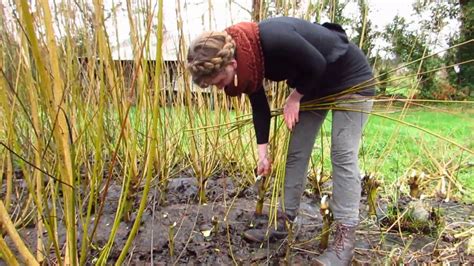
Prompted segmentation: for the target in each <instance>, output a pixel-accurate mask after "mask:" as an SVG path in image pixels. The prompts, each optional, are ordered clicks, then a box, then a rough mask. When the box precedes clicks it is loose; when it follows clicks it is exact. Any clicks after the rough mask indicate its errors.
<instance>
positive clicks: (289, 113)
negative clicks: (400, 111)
mask: <svg viewBox="0 0 474 266" xmlns="http://www.w3.org/2000/svg"><path fill="white" fill-rule="evenodd" d="M187 61H188V64H187V67H188V70H189V71H190V73H191V74H192V77H193V81H194V83H196V84H198V85H199V86H201V87H207V86H209V85H214V86H216V87H217V88H219V89H223V90H224V91H225V93H226V94H228V95H230V96H237V95H240V94H241V93H245V94H247V95H248V97H249V99H250V103H251V105H252V113H253V122H254V127H255V131H256V137H257V146H258V159H259V160H258V166H257V174H258V175H268V174H269V173H270V171H271V160H270V158H269V156H268V149H267V146H268V136H269V128H270V108H269V105H268V102H267V98H266V95H265V91H264V89H263V86H262V80H263V78H266V79H268V80H272V81H283V80H286V82H287V84H288V86H289V87H291V88H294V90H292V92H291V93H290V95H289V96H288V98H287V99H286V103H285V106H284V113H283V114H284V119H285V123H286V125H287V127H288V128H289V129H290V130H291V137H290V144H289V148H288V155H287V163H286V176H285V190H284V193H285V195H284V202H283V209H284V213H285V219H286V221H290V222H292V221H294V220H295V218H296V216H297V214H298V208H299V205H300V199H301V196H302V193H303V191H304V186H305V180H306V173H307V168H308V162H309V159H310V156H311V152H312V149H313V145H314V141H315V138H316V136H317V132H318V130H319V129H320V127H321V125H322V123H323V121H324V119H325V117H326V115H327V110H319V111H301V112H300V103H301V102H305V101H309V100H314V99H321V98H323V97H325V96H329V95H334V94H337V93H340V92H343V91H345V90H347V89H349V88H351V87H354V86H356V85H360V84H362V83H365V84H368V83H370V81H371V80H372V78H373V75H372V70H371V68H370V66H369V64H368V62H367V59H366V57H365V55H364V54H363V53H362V52H361V50H360V49H359V48H358V47H357V46H356V45H354V44H352V43H350V42H349V41H348V39H347V36H346V34H345V32H344V30H343V29H342V28H341V27H340V26H339V25H337V24H329V23H326V24H323V25H319V24H315V23H310V22H307V21H304V20H300V19H297V18H290V17H278V18H271V19H267V20H264V21H261V22H260V23H258V24H257V23H251V22H243V23H238V24H236V25H233V26H231V27H229V28H227V29H225V31H222V32H206V33H203V34H201V35H200V36H199V37H197V38H196V39H195V40H194V41H193V42H192V43H191V45H190V47H189V51H188V57H187ZM374 92H375V91H374V88H373V86H372V85H366V86H365V87H364V88H362V89H360V90H358V91H357V92H356V93H352V94H345V95H344V96H342V97H340V98H339V99H338V101H336V102H335V106H336V107H337V108H335V110H333V112H332V136H331V138H332V139H331V143H332V145H331V161H332V167H333V168H332V169H333V174H332V177H333V198H332V200H331V204H330V207H331V210H332V212H333V216H334V219H335V221H336V232H335V240H334V243H332V244H331V246H330V248H328V250H327V251H326V252H325V253H324V254H322V255H321V256H320V257H318V258H317V261H318V262H319V263H320V264H321V265H326V264H335V265H340V264H349V263H350V261H351V259H352V256H353V251H354V241H355V228H356V226H357V225H358V222H359V201H360V189H361V186H360V178H359V173H360V172H359V168H358V150H359V140H360V138H361V132H362V128H363V126H364V124H365V122H366V120H367V113H368V112H370V110H371V108H372V102H371V101H370V100H367V98H368V97H369V96H373V95H374ZM339 95H340V94H339ZM342 98H344V99H351V101H350V102H347V101H346V103H344V102H341V100H342ZM353 99H357V100H356V101H354V100H353ZM361 111H362V112H361ZM285 219H283V221H285ZM285 223H286V222H282V223H280V224H285ZM283 236H286V229H285V226H280V227H279V229H278V230H274V231H271V233H270V236H269V237H270V238H279V237H283ZM245 237H246V238H247V239H250V240H254V241H264V240H265V233H264V230H263V229H260V230H259V229H254V230H249V231H247V232H246V233H245Z"/></svg>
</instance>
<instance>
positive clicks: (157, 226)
mask: <svg viewBox="0 0 474 266" xmlns="http://www.w3.org/2000/svg"><path fill="white" fill-rule="evenodd" d="M17 182H18V185H19V186H20V187H21V186H22V185H21V182H22V180H21V179H20V180H17ZM23 186H24V185H23ZM120 191H121V187H120V184H118V183H112V184H111V185H110V187H109V189H108V196H107V200H106V202H105V205H104V206H105V207H104V211H103V214H102V216H101V219H100V222H99V226H98V230H97V233H96V235H95V238H94V239H93V243H94V246H95V247H102V246H103V245H104V244H105V243H106V242H107V241H108V238H109V236H110V232H111V228H112V223H113V220H114V218H115V217H114V216H115V213H116V208H117V203H118V200H119V195H120ZM197 192H198V189H197V185H196V181H195V179H194V178H192V177H187V176H184V175H183V176H181V177H179V178H174V179H172V180H171V181H170V182H169V185H168V192H167V197H166V198H167V202H165V203H159V200H158V199H159V196H160V192H159V191H158V190H156V189H152V190H151V191H150V194H149V199H148V205H147V209H146V211H145V214H144V216H143V218H142V225H141V227H140V230H139V232H138V234H137V236H136V238H135V240H134V242H133V245H132V247H131V248H130V250H129V257H128V258H127V263H129V264H131V265H170V264H177V265H231V264H235V263H236V264H239V265H262V264H271V265H280V264H286V263H287V262H289V264H291V265H311V262H312V261H313V259H314V258H315V257H316V256H317V255H318V254H319V253H320V251H319V250H318V244H319V233H320V231H321V226H322V219H321V216H320V214H319V206H318V205H319V200H318V199H316V198H314V197H313V196H311V195H306V194H305V195H304V196H303V200H302V203H301V215H300V217H299V221H300V223H301V229H300V233H299V235H298V236H297V238H296V240H294V241H291V242H292V243H291V245H289V244H288V243H289V242H290V241H288V240H282V241H279V242H277V243H265V244H263V245H260V244H255V243H249V242H247V241H246V240H244V239H243V236H242V234H243V232H244V231H245V230H247V229H249V228H250V226H251V224H258V223H259V222H260V223H262V219H258V218H256V217H255V215H254V210H255V202H256V191H255V188H253V187H249V188H246V189H240V188H238V187H236V186H234V184H233V182H232V180H231V178H227V177H226V176H225V175H224V174H221V175H216V176H214V177H213V178H211V179H210V180H209V182H208V184H207V195H208V200H209V201H208V204H206V205H199V204H198V203H197ZM0 196H2V197H4V190H2V193H1V195H0ZM23 197H24V196H23ZM384 202H385V200H380V201H379V203H380V205H381V206H383V205H384ZM430 203H431V204H432V205H433V206H436V207H439V208H440V209H441V210H442V212H443V213H444V219H445V223H446V225H447V227H446V228H447V229H446V230H445V231H444V232H443V233H442V234H441V235H440V236H439V237H434V236H430V235H428V234H413V233H402V234H401V233H400V232H397V230H398V228H397V227H396V226H395V227H394V228H393V229H394V230H391V231H387V228H386V227H381V226H379V225H378V223H377V222H376V221H375V220H374V219H367V215H366V213H367V211H366V209H367V204H366V199H365V197H363V200H362V203H361V221H362V222H361V225H360V227H359V230H358V231H357V245H356V246H357V247H356V253H355V257H354V260H353V264H354V265H374V264H385V263H387V262H389V263H390V264H400V263H404V264H410V265H417V264H421V263H427V262H432V263H435V262H440V261H439V260H440V259H441V260H442V261H444V262H449V263H454V264H469V263H473V262H474V257H472V256H467V255H466V253H465V249H466V242H467V241H466V238H456V237H455V236H454V232H462V231H465V230H466V229H469V228H470V227H471V228H472V226H473V224H474V223H473V221H474V206H473V205H468V204H463V203H455V202H448V203H445V202H442V201H439V202H437V201H433V200H432V201H431V202H430ZM134 209H135V210H137V209H138V200H137V203H136V206H135V208H134ZM224 217H226V218H225V219H224ZM213 220H214V221H216V220H217V221H218V223H217V226H214V227H213V222H212V221H213ZM174 223H176V226H175V227H174V229H173V231H172V233H173V235H174V240H173V244H172V245H170V242H169V239H170V237H169V235H170V226H171V225H172V224H174ZM132 224H133V216H132V221H130V222H122V223H121V224H120V228H119V230H118V231H117V234H116V237H115V241H114V245H113V248H112V251H111V253H110V257H109V262H110V263H113V262H114V261H115V260H116V259H117V257H118V255H119V254H120V251H121V249H122V247H123V246H124V244H125V241H126V239H127V236H128V234H129V231H130V228H131V227H132ZM211 229H214V231H212V230H211ZM209 230H211V231H212V232H211V233H210V235H207V233H208V232H209ZM81 231H82V230H81V228H80V227H79V232H78V233H79V235H80V234H81ZM19 232H20V234H21V236H22V238H23V239H24V240H25V242H26V243H27V245H28V246H29V247H30V249H31V250H34V248H33V247H35V245H36V243H35V241H36V240H35V239H36V229H35V226H34V223H33V222H32V223H30V224H29V225H28V226H26V227H23V228H21V229H19ZM5 238H6V241H7V243H8V244H9V246H10V247H13V245H12V243H11V242H10V240H9V238H8V236H5ZM45 238H46V234H45ZM59 239H60V242H61V243H64V240H65V231H64V227H63V226H61V224H59ZM79 239H80V237H79ZM78 244H79V246H80V243H78ZM170 247H173V251H170ZM288 251H290V252H289V253H288ZM98 253H99V251H98V250H92V252H91V253H90V254H89V256H88V262H89V264H93V263H94V258H95V257H96V256H97V254H98ZM288 254H289V255H288ZM50 255H51V256H50V260H48V261H46V264H54V261H55V260H54V257H55V255H54V253H51V254H50ZM0 264H2V262H1V259H0ZM3 264H4V263H3Z"/></svg>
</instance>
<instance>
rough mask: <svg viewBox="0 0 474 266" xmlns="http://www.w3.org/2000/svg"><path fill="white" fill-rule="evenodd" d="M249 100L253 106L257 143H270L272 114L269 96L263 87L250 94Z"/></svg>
mask: <svg viewBox="0 0 474 266" xmlns="http://www.w3.org/2000/svg"><path fill="white" fill-rule="evenodd" d="M249 100H250V104H251V106H252V118H253V125H254V128H255V135H256V138H257V144H264V143H268V137H269V134H270V118H271V115H270V106H269V105H268V101H267V96H266V95H265V90H264V89H263V87H261V88H260V89H258V90H257V91H256V92H254V93H253V94H250V95H249Z"/></svg>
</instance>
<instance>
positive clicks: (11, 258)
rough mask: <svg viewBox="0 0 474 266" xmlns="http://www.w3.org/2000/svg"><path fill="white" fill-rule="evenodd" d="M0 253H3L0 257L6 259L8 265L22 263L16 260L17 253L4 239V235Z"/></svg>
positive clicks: (0, 236)
mask: <svg viewBox="0 0 474 266" xmlns="http://www.w3.org/2000/svg"><path fill="white" fill-rule="evenodd" d="M0 255H2V256H1V257H0V258H1V259H3V260H5V262H6V263H7V265H11V266H17V265H20V264H19V263H18V261H17V260H16V258H15V255H14V254H13V252H12V251H11V250H10V248H9V247H8V245H7V243H5V240H4V239H3V237H2V235H0Z"/></svg>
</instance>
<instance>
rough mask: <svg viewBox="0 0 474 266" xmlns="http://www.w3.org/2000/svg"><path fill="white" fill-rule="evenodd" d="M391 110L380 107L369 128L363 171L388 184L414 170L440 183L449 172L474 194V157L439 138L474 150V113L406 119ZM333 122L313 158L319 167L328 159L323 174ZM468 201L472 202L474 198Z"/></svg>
mask: <svg viewBox="0 0 474 266" xmlns="http://www.w3.org/2000/svg"><path fill="white" fill-rule="evenodd" d="M388 109H389V110H392V111H388V110H387V107H386V106H384V105H382V104H377V105H376V106H375V108H374V111H373V112H374V114H372V115H371V116H370V118H369V120H368V122H367V125H366V127H365V131H364V136H363V142H362V146H361V151H360V163H361V165H360V168H361V171H367V172H375V173H378V175H380V176H381V177H382V178H383V180H384V181H385V183H386V184H390V183H394V182H396V181H397V180H399V178H401V177H403V176H406V175H407V174H409V173H410V171H412V170H418V171H424V172H425V173H427V174H429V175H431V176H432V177H440V176H441V175H442V174H443V171H448V172H449V173H450V174H451V175H452V176H453V177H454V178H456V180H458V181H459V182H460V184H462V186H463V187H465V188H466V189H467V190H470V191H472V190H474V168H473V167H472V163H473V161H472V159H473V158H472V155H471V154H470V153H469V152H466V151H463V150H462V149H461V148H459V147H457V146H456V145H454V144H452V143H450V142H449V141H447V140H444V139H441V138H440V137H439V136H441V137H444V138H446V139H448V140H450V141H452V142H455V143H457V144H458V145H460V146H462V147H464V148H467V149H469V150H472V149H473V148H474V139H473V137H472V132H473V130H474V111H473V110H472V109H471V108H469V105H465V106H463V105H457V106H455V107H446V106H430V107H411V108H409V109H407V111H406V112H405V113H404V114H402V111H393V110H396V109H397V108H396V107H389V108H388ZM398 109H400V108H398ZM382 116H387V117H389V118H391V119H389V118H386V117H382ZM328 118H329V119H327V120H326V121H325V123H324V125H323V127H324V128H323V139H324V142H323V143H322V144H321V141H320V140H317V141H316V144H315V152H314V154H313V160H314V161H320V160H321V156H323V157H324V169H329V167H330V161H329V157H328V156H329V147H330V146H329V143H330V140H329V136H330V130H331V129H330V123H331V119H330V118H331V116H330V115H329V116H328ZM392 119H395V120H398V121H395V120H392ZM411 125H414V126H411ZM417 127H419V128H417ZM420 128H421V129H420ZM425 131H429V132H432V133H434V134H437V135H439V136H434V135H432V134H430V133H427V132H425ZM321 145H323V146H324V149H323V150H324V154H322V153H321V149H320V147H321ZM466 196H468V195H466ZM464 199H467V200H469V201H472V199H473V198H472V196H468V197H467V198H464Z"/></svg>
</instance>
